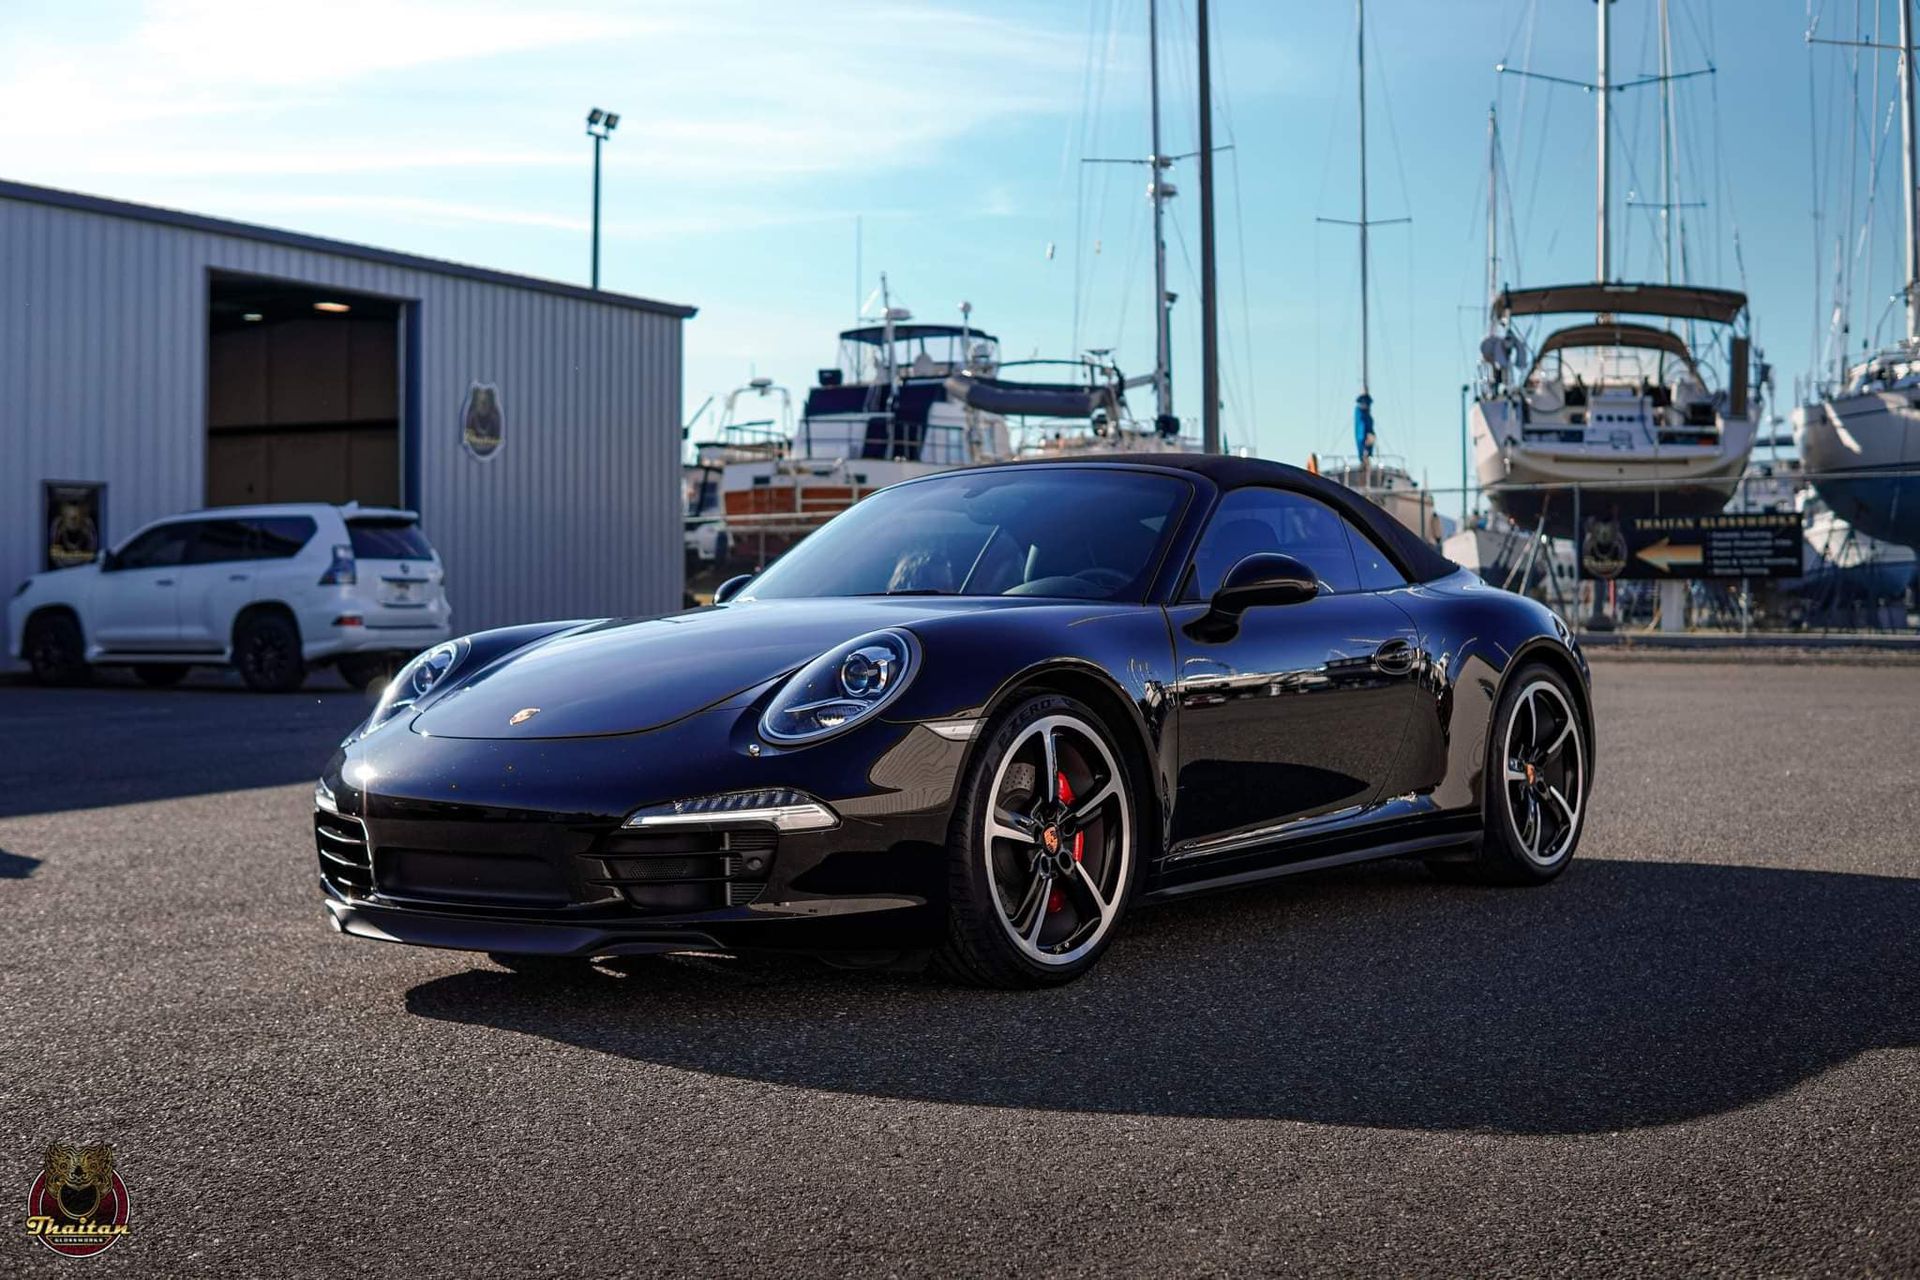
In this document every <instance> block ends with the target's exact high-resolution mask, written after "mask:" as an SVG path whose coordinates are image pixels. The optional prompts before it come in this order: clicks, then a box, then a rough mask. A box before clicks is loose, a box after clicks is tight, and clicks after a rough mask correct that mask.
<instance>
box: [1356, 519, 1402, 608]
mask: <svg viewBox="0 0 1920 1280" xmlns="http://www.w3.org/2000/svg"><path fill="white" fill-rule="evenodd" d="M1340 523H1342V524H1344V525H1346V526H1347V541H1348V542H1349V543H1351V544H1352V546H1353V563H1354V567H1355V568H1356V569H1358V570H1359V571H1360V589H1361V590H1362V591H1391V590H1392V589H1393V588H1395V587H1404V586H1406V585H1407V579H1406V575H1404V574H1402V573H1401V572H1400V571H1399V570H1398V569H1396V568H1394V567H1393V561H1391V560H1389V559H1387V553H1386V552H1384V551H1382V550H1381V549H1380V546H1379V544H1378V543H1376V542H1375V541H1374V540H1373V539H1372V538H1370V537H1368V536H1367V533H1366V531H1365V530H1364V529H1360V528H1358V527H1357V526H1355V525H1354V523H1353V522H1352V521H1351V520H1348V519H1346V518H1345V517H1342V518H1341V521H1340Z"/></svg>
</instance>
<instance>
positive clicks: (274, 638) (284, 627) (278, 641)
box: [233, 613, 307, 693]
mask: <svg viewBox="0 0 1920 1280" xmlns="http://www.w3.org/2000/svg"><path fill="white" fill-rule="evenodd" d="M233 664H234V666H236V667H238V668H239V669H240V678H241V679H242V680H244V681H246V682H247V688H249V689H252V690H253V691H254V692H256V693H288V692H291V691H292V690H294V689H298V688H299V687H300V682H301V681H303V680H305V679H306V678H307V664H306V661H305V659H304V658H302V657H301V654H300V628H299V627H297V626H295V625H294V624H293V619H292V618H289V617H286V616H285V615H283V614H278V613H256V614H254V615H253V616H252V617H250V618H248V619H246V620H245V621H244V622H242V623H241V624H240V627H239V630H238V631H237V632H236V633H235V634H234V637H233Z"/></svg>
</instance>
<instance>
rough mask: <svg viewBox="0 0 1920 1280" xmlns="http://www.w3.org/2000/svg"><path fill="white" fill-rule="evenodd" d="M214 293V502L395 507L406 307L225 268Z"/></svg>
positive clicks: (210, 304)
mask: <svg viewBox="0 0 1920 1280" xmlns="http://www.w3.org/2000/svg"><path fill="white" fill-rule="evenodd" d="M207 299H208V301H207V322H208V336H207V476H206V481H207V488H206V494H207V505H208V506H211V507H224V506H237V505H241V504H246V503H256V502H352V501H358V502H361V503H363V504H366V505H369V506H387V507H391V506H398V505H399V504H400V501H401V495H402V493H403V492H404V487H403V482H402V465H403V461H402V460H403V450H402V439H401V431H400V422H401V417H402V411H401V406H402V403H403V400H402V392H401V372H402V359H401V337H400V335H401V332H402V329H401V324H400V316H401V307H402V304H401V303H399V302H396V301H395V300H393V299H391V298H377V297H371V296H368V295H364V294H357V293H347V292H343V291H341V290H338V289H316V288H313V287H311V286H308V285H302V284H294V283H290V282H287V281H280V280H267V279H261V278H258V277H250V276H233V275H226V274H223V273H215V274H214V275H212V277H211V278H210V280H209V287H208V294H207Z"/></svg>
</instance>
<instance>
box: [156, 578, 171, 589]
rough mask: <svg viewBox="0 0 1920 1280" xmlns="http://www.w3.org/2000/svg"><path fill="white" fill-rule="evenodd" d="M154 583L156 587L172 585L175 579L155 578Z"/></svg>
mask: <svg viewBox="0 0 1920 1280" xmlns="http://www.w3.org/2000/svg"><path fill="white" fill-rule="evenodd" d="M153 585H154V586H156V587H170V586H172V585H173V579H172V578H155V579H154V580H153Z"/></svg>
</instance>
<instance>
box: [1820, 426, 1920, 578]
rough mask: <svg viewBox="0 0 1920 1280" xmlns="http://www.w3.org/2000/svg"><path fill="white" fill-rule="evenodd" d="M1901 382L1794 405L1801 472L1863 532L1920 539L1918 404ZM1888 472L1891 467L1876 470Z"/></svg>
mask: <svg viewBox="0 0 1920 1280" xmlns="http://www.w3.org/2000/svg"><path fill="white" fill-rule="evenodd" d="M1914 396H1915V393H1914V392H1910V391H1907V390H1893V391H1876V392H1868V393H1864V394H1861V395H1853V396H1839V397H1836V398H1834V399H1832V400H1823V401H1820V402H1818V403H1815V404H1810V405H1802V406H1801V407H1800V408H1798V409H1796V410H1794V414H1793V419H1794V434H1795V435H1796V436H1797V437H1798V439H1799V442H1800V456H1801V458H1802V459H1803V460H1804V462H1805V466H1806V471H1807V478H1808V479H1810V480H1811V481H1812V482H1813V487H1814V489H1815V490H1816V491H1817V492H1818V493H1819V494H1820V497H1821V500H1822V501H1824V502H1825V503H1826V504H1827V506H1829V507H1831V508H1832V509H1833V513H1834V514H1835V515H1837V516H1839V517H1840V518H1841V519H1843V520H1846V521H1848V522H1849V523H1851V524H1852V525H1853V526H1854V527H1855V528H1856V529H1859V530H1860V531H1862V532H1863V533H1868V534H1871V535H1872V536H1874V537H1876V538H1879V539H1882V540H1883V541H1886V542H1896V543H1899V544H1900V545H1901V546H1904V547H1920V474H1908V475H1900V474H1890V473H1895V472H1899V471H1909V472H1913V471H1920V404H1916V402H1915V398H1914ZM1876 473H1889V474H1876Z"/></svg>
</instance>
